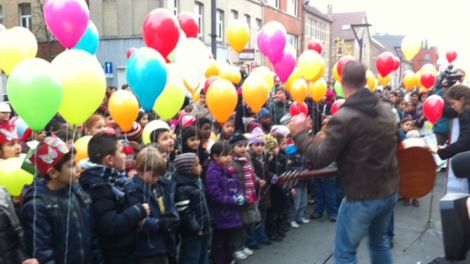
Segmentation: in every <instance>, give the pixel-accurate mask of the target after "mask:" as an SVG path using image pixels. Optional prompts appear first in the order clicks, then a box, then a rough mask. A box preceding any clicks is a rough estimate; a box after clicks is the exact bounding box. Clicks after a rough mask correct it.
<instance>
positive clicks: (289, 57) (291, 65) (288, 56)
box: [274, 52, 297, 83]
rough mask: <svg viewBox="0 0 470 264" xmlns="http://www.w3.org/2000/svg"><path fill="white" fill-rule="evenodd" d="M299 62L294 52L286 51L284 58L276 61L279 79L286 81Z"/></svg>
mask: <svg viewBox="0 0 470 264" xmlns="http://www.w3.org/2000/svg"><path fill="white" fill-rule="evenodd" d="M296 64H297V60H296V59H295V56H294V54H292V53H290V52H284V54H283V56H282V58H281V59H280V60H279V61H278V62H276V63H274V72H276V74H277V76H279V80H280V81H281V82H282V83H285V82H286V81H287V79H289V76H290V75H291V74H292V72H293V71H294V69H295V65H296Z"/></svg>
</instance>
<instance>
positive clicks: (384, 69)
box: [375, 52, 395, 76]
mask: <svg viewBox="0 0 470 264" xmlns="http://www.w3.org/2000/svg"><path fill="white" fill-rule="evenodd" d="M375 66H377V71H379V73H380V75H382V76H387V75H389V74H390V73H391V72H392V71H393V69H394V68H395V59H394V58H393V54H392V53H390V52H383V53H382V54H380V55H379V57H377V62H376V63H375Z"/></svg>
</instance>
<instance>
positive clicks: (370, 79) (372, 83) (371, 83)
mask: <svg viewBox="0 0 470 264" xmlns="http://www.w3.org/2000/svg"><path fill="white" fill-rule="evenodd" d="M366 77H367V87H369V90H370V91H371V92H374V91H375V89H376V88H377V79H375V76H374V74H373V73H372V72H371V71H367V72H366Z"/></svg>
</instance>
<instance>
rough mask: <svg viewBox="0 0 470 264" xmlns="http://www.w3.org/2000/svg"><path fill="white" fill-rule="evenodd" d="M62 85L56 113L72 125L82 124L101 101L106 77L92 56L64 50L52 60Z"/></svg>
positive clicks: (79, 51) (104, 91) (78, 51)
mask: <svg viewBox="0 0 470 264" xmlns="http://www.w3.org/2000/svg"><path fill="white" fill-rule="evenodd" d="M52 65H53V66H54V67H56V69H57V70H58V72H59V76H60V78H61V79H62V84H63V86H64V100H63V101H62V106H61V107H60V109H59V113H60V114H61V115H62V116H63V117H64V119H65V120H66V121H67V122H69V123H70V124H72V125H79V124H82V123H83V122H85V121H86V120H87V119H88V117H90V116H91V115H92V114H93V113H94V112H95V111H96V109H98V107H99V106H100V104H101V103H102V102H103V99H104V96H105V93H106V77H105V75H104V71H103V68H102V67H101V65H100V63H99V62H98V60H97V59H96V57H95V56H93V55H90V54H89V53H88V52H85V51H82V50H66V51H64V52H62V53H60V54H59V55H58V56H57V57H56V58H55V59H54V60H53V61H52Z"/></svg>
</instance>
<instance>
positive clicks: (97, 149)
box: [88, 134, 118, 164]
mask: <svg viewBox="0 0 470 264" xmlns="http://www.w3.org/2000/svg"><path fill="white" fill-rule="evenodd" d="M117 142H118V139H117V138H116V137H115V136H112V135H109V134H97V135H94V136H93V137H92V138H91V139H90V142H89V143H88V157H89V159H90V161H91V162H93V163H96V164H102V163H103V159H104V157H106V156H108V155H112V156H114V154H115V153H116V150H117V148H116V143H117Z"/></svg>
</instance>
